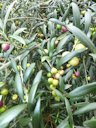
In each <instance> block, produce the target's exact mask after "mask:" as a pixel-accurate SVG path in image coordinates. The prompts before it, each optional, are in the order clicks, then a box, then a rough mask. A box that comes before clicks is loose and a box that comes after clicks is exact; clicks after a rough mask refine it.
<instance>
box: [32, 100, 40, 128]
mask: <svg viewBox="0 0 96 128" xmlns="http://www.w3.org/2000/svg"><path fill="white" fill-rule="evenodd" d="M40 109H41V107H40V98H39V99H38V101H37V104H36V107H35V110H34V113H33V119H32V125H33V128H40V122H41V111H40Z"/></svg>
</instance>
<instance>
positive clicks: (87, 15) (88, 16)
mask: <svg viewBox="0 0 96 128" xmlns="http://www.w3.org/2000/svg"><path fill="white" fill-rule="evenodd" d="M90 25H91V12H90V11H87V12H86V13H85V33H88V31H89V27H90Z"/></svg>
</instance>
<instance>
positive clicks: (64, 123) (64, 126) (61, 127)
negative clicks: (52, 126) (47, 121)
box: [57, 118, 71, 128]
mask: <svg viewBox="0 0 96 128" xmlns="http://www.w3.org/2000/svg"><path fill="white" fill-rule="evenodd" d="M57 128H71V127H70V126H69V122H68V118H66V119H65V120H63V121H61V123H60V124H59V125H58V126H57Z"/></svg>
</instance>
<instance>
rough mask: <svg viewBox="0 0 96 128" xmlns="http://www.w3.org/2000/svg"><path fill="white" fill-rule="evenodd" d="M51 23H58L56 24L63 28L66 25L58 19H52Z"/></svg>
mask: <svg viewBox="0 0 96 128" xmlns="http://www.w3.org/2000/svg"><path fill="white" fill-rule="evenodd" d="M50 21H51V22H54V23H56V24H60V25H62V26H65V23H64V22H61V21H59V20H57V19H55V18H51V19H50Z"/></svg>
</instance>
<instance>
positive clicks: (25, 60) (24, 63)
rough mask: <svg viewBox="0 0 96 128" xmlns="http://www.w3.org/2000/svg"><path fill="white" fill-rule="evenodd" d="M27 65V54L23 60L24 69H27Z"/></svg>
mask: <svg viewBox="0 0 96 128" xmlns="http://www.w3.org/2000/svg"><path fill="white" fill-rule="evenodd" d="M26 65H27V56H26V57H25V58H24V59H23V61H22V67H23V69H24V70H26Z"/></svg>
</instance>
